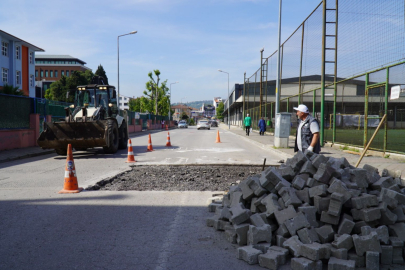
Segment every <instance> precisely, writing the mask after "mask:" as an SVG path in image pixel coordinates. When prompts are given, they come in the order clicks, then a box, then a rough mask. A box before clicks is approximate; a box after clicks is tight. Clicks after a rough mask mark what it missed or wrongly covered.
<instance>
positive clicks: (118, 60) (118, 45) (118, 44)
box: [117, 31, 138, 112]
mask: <svg viewBox="0 0 405 270" xmlns="http://www.w3.org/2000/svg"><path fill="white" fill-rule="evenodd" d="M137 32H138V31H132V32H130V33H128V34H124V35H119V36H118V37H117V66H118V72H117V77H118V85H117V88H118V104H117V109H118V112H119V111H120V37H123V36H127V35H133V34H136V33H137Z"/></svg>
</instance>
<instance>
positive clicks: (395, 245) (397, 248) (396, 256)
mask: <svg viewBox="0 0 405 270" xmlns="http://www.w3.org/2000/svg"><path fill="white" fill-rule="evenodd" d="M390 245H391V246H392V263H394V264H403V263H404V257H403V254H402V253H403V248H404V241H401V239H399V238H398V237H390Z"/></svg>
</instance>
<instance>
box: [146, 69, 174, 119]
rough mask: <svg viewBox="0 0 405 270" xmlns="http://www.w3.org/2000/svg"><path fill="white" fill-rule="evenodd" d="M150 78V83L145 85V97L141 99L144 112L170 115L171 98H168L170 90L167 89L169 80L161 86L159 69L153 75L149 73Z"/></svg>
mask: <svg viewBox="0 0 405 270" xmlns="http://www.w3.org/2000/svg"><path fill="white" fill-rule="evenodd" d="M153 74H154V75H155V77H154V76H153ZM148 77H149V81H148V82H146V85H145V86H146V90H144V91H143V94H144V97H142V98H141V109H142V111H148V112H153V113H155V114H157V115H162V116H167V115H169V97H168V96H167V94H168V92H169V88H168V87H167V80H165V81H164V82H162V83H161V84H160V86H159V82H160V71H159V70H158V69H156V70H154V71H153V73H152V72H149V73H148ZM156 100H157V108H156Z"/></svg>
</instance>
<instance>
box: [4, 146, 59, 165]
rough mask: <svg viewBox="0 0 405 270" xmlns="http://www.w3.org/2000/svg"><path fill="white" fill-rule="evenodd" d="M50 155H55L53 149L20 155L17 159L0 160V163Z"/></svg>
mask: <svg viewBox="0 0 405 270" xmlns="http://www.w3.org/2000/svg"><path fill="white" fill-rule="evenodd" d="M52 153H55V150H54V149H52V150H44V151H43V152H38V153H31V154H25V155H21V156H18V157H13V158H6V159H1V160H0V163H4V162H10V161H15V160H19V159H26V158H30V157H38V156H44V155H48V154H52Z"/></svg>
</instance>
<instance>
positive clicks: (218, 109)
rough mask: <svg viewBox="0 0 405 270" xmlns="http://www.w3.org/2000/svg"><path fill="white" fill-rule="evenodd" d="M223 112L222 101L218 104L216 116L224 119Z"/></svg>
mask: <svg viewBox="0 0 405 270" xmlns="http://www.w3.org/2000/svg"><path fill="white" fill-rule="evenodd" d="M223 113H224V103H223V102H221V103H219V104H218V107H217V114H216V117H217V118H218V119H220V120H224V116H223V115H222V114H223Z"/></svg>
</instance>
